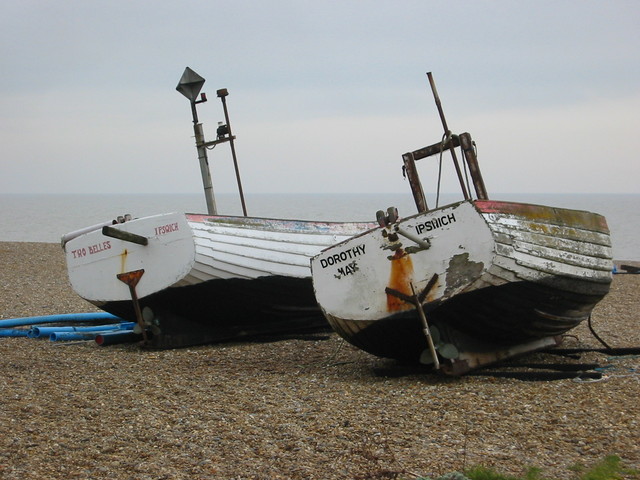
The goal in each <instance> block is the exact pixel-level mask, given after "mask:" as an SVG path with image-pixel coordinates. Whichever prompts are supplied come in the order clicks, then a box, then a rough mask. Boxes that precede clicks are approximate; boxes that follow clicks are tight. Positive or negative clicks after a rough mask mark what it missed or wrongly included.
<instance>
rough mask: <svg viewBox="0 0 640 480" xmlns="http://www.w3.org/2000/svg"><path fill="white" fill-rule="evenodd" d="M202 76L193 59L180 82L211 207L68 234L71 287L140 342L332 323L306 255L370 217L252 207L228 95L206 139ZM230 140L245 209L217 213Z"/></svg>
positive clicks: (191, 341)
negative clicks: (305, 216)
mask: <svg viewBox="0 0 640 480" xmlns="http://www.w3.org/2000/svg"><path fill="white" fill-rule="evenodd" d="M203 84H204V79H203V78H202V77H200V76H199V75H198V74H196V73H195V72H194V71H193V70H191V69H189V68H187V69H186V70H185V72H184V74H183V76H182V78H181V80H180V83H179V84H178V87H177V90H178V91H180V92H181V93H183V94H184V95H185V96H186V97H187V98H188V99H189V100H190V102H191V110H192V114H193V127H194V134H195V139H196V147H197V150H198V158H199V161H200V168H201V173H202V180H203V185H204V190H205V198H206V201H207V210H208V213H207V214H185V213H167V214H161V215H156V216H150V217H145V218H136V219H132V218H131V217H130V216H128V215H125V216H122V217H118V218H117V219H116V220H113V221H109V222H106V223H104V224H98V225H94V226H91V227H87V228H84V229H82V230H79V231H76V232H71V233H69V234H67V235H65V236H64V237H63V238H62V246H63V248H64V251H65V255H66V261H67V269H68V273H69V280H70V282H71V285H72V287H73V289H74V290H75V291H76V292H77V293H78V294H79V295H80V296H81V297H82V298H84V299H86V300H88V301H89V302H91V303H93V304H94V305H96V306H98V307H99V308H101V309H103V310H105V311H107V312H110V313H113V314H115V315H118V316H119V317H121V318H123V319H126V320H131V321H136V322H137V327H136V331H138V332H139V333H141V334H142V335H143V338H144V344H145V345H147V346H151V347H155V348H174V347H183V346H188V345H195V344H203V343H209V342H214V341H220V340H226V339H231V338H235V337H239V336H243V335H253V334H259V333H290V332H294V331H299V330H303V329H306V330H308V329H314V328H315V329H317V328H324V329H329V326H328V325H327V322H326V320H325V318H324V316H323V315H322V313H321V312H320V309H319V307H318V305H317V302H316V300H315V297H314V294H313V287H312V284H311V271H310V258H311V257H312V256H314V255H316V254H318V253H319V252H320V251H321V250H322V249H324V248H326V247H328V246H330V245H333V244H335V243H339V242H341V241H343V240H345V239H347V238H349V237H351V236H353V235H355V234H358V233H361V232H363V231H366V230H369V229H371V228H372V227H373V226H374V225H375V224H372V223H358V222H352V223H337V222H316V221H301V220H282V219H280V220H276V219H269V218H255V217H249V216H247V214H246V207H245V204H244V197H243V194H242V186H241V183H240V177H239V172H238V168H237V161H236V158H235V148H234V143H233V140H234V139H235V137H234V136H233V135H232V132H231V125H230V122H229V115H228V112H227V107H226V102H225V97H226V96H227V95H228V92H227V90H226V89H221V90H218V92H217V94H218V97H219V98H220V99H221V100H222V105H223V107H224V114H225V120H226V124H223V125H220V126H219V127H218V129H217V132H216V133H217V138H216V140H214V141H209V142H207V141H205V139H204V134H203V130H202V125H201V124H200V123H199V122H198V116H197V111H196V104H198V103H201V102H203V101H206V97H205V96H204V94H202V95H201V96H200V99H199V100H198V94H199V92H200V88H201V87H202V85H203ZM225 142H228V143H229V144H230V146H231V151H232V154H233V159H234V164H235V167H236V174H237V180H238V188H239V192H240V199H241V201H242V207H243V211H244V213H245V216H243V217H239V216H224V215H218V214H217V210H216V206H215V198H214V196H213V188H212V183H211V177H210V173H209V163H208V159H207V149H208V148H210V147H212V146H215V145H218V144H221V143H225Z"/></svg>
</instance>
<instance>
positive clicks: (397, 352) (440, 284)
mask: <svg viewBox="0 0 640 480" xmlns="http://www.w3.org/2000/svg"><path fill="white" fill-rule="evenodd" d="M429 80H430V83H431V87H432V90H433V93H434V97H435V99H436V105H437V107H438V110H439V113H440V117H441V120H442V123H443V126H444V130H445V137H443V141H441V142H439V143H436V144H434V145H431V146H429V147H425V148H422V149H419V150H416V151H413V152H409V153H406V154H405V155H403V161H404V170H405V172H406V174H407V177H408V178H409V182H410V184H411V188H412V191H413V196H414V199H415V202H416V206H417V209H418V213H417V214H416V215H412V216H409V217H407V218H399V217H398V213H397V211H396V210H395V209H394V208H390V209H388V211H387V212H382V211H380V212H378V222H379V226H378V227H377V228H374V229H372V230H370V231H367V232H364V233H361V234H360V235H356V236H355V237H353V238H350V239H348V240H345V241H344V242H342V243H340V244H337V245H334V246H331V247H329V248H328V249H326V250H324V251H323V252H322V253H320V254H319V255H317V256H316V257H314V258H313V259H312V277H313V285H314V290H315V294H316V299H317V301H318V303H319V304H320V306H321V307H322V310H323V312H324V314H325V316H326V317H327V319H328V321H329V323H330V324H331V326H332V327H333V328H334V330H335V331H336V332H338V333H339V334H340V335H341V336H342V337H344V338H345V339H346V340H347V341H349V342H350V343H352V344H353V345H355V346H357V347H359V348H361V349H363V350H365V351H367V352H370V353H372V354H374V355H377V356H381V357H389V358H396V359H399V360H406V361H410V362H420V363H424V364H429V365H433V366H434V367H435V368H436V369H440V370H441V371H443V372H445V373H450V374H462V373H465V372H468V371H469V370H471V369H474V368H477V367H479V366H482V365H486V364H489V363H492V362H495V361H498V360H501V359H504V358H507V357H511V356H514V355H518V354H521V353H525V352H529V351H533V350H537V349H541V348H545V347H550V346H554V345H558V344H559V342H560V341H561V335H562V334H563V333H565V332H567V331H568V330H570V329H572V328H574V327H575V326H577V325H578V324H579V323H580V322H582V321H584V320H586V319H588V317H589V315H590V314H591V311H592V309H593V308H594V306H595V305H596V304H597V303H598V302H599V301H600V300H601V299H602V298H603V297H604V296H605V295H606V294H607V292H608V291H609V287H610V283H611V279H612V274H611V272H612V268H613V261H612V257H611V242H610V237H609V229H608V227H607V223H606V220H605V218H604V217H602V216H600V215H598V214H595V213H590V212H585V211H577V210H569V209H564V208H555V207H548V206H541V205H530V204H524V203H513V202H503V201H493V200H489V198H488V196H487V193H486V188H485V185H484V181H483V179H482V175H481V173H480V169H479V167H478V163H477V158H476V155H475V150H474V143H473V141H472V139H471V136H470V135H469V134H468V133H464V134H461V135H452V134H451V132H450V131H449V129H448V127H447V124H446V120H445V118H444V114H443V113H442V107H441V104H440V100H439V98H438V94H437V92H436V89H435V84H434V82H433V78H432V76H431V75H430V74H429ZM457 147H460V148H461V150H462V159H463V162H464V163H463V166H464V167H466V168H465V169H461V168H460V165H459V162H458V159H457V156H456V154H455V149H456V148H457ZM448 150H450V151H451V155H452V160H453V163H454V166H455V169H456V171H457V175H458V179H459V181H460V185H461V188H462V192H463V197H464V199H463V200H462V201H460V202H459V203H455V204H452V205H447V206H444V207H439V208H433V209H429V208H428V206H427V202H426V199H425V195H424V193H423V189H422V185H421V182H420V179H419V176H418V172H417V169H416V163H415V162H416V161H417V160H419V159H422V158H426V157H429V156H432V155H442V153H443V152H444V151H448ZM467 169H468V176H470V177H471V182H469V181H467V179H466V176H465V174H464V173H463V170H464V171H467ZM471 184H472V185H473V190H475V197H476V198H475V199H474V198H472V193H471V192H472V188H471Z"/></svg>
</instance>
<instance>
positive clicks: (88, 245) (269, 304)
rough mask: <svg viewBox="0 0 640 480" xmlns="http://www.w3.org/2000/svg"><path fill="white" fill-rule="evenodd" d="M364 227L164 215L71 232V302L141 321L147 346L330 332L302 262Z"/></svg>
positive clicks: (68, 255) (66, 240) (366, 226)
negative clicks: (80, 300) (313, 330)
mask: <svg viewBox="0 0 640 480" xmlns="http://www.w3.org/2000/svg"><path fill="white" fill-rule="evenodd" d="M372 226H373V225H372V224H365V223H336V222H314V221H300V220H275V219H266V218H251V217H232V216H219V215H215V216H214V215H204V214H181V213H168V214H163V215H156V216H150V217H144V218H138V219H131V220H125V221H123V222H122V223H119V222H117V221H116V222H115V223H114V222H108V223H107V224H105V225H97V226H95V227H93V228H92V229H91V228H90V229H89V231H87V229H84V230H82V231H79V232H76V233H70V234H67V235H65V237H64V238H63V247H64V250H65V256H66V261H67V266H68V273H69V280H70V282H71V285H72V287H73V289H74V290H75V291H76V293H78V295H80V296H81V297H82V298H84V299H86V300H88V301H89V302H91V303H93V304H94V305H96V306H98V307H99V308H101V309H103V310H105V311H107V312H110V313H113V314H114V315H117V316H119V317H121V318H124V319H128V320H132V321H137V320H138V317H141V319H142V321H141V323H142V325H141V327H140V330H141V332H142V331H144V332H145V333H146V334H147V339H146V341H147V344H148V345H149V346H153V347H157V348H173V347H181V346H187V345H194V344H200V343H208V342H213V341H220V340H225V339H229V338H234V337H238V336H242V335H250V334H257V333H275V332H292V331H296V330H301V329H311V328H320V327H325V328H328V325H327V323H326V320H325V319H324V317H323V316H322V313H321V312H320V310H319V308H318V306H317V303H316V300H315V297H314V294H313V288H312V285H311V277H310V275H311V274H310V268H309V260H310V258H311V257H312V256H314V255H316V254H317V253H319V252H320V251H321V250H322V249H324V248H326V247H328V246H330V245H333V244H335V243H339V242H340V241H343V240H345V239H347V238H349V237H351V236H353V235H355V234H358V233H361V232H363V231H365V230H368V229H370V228H371V227H372ZM137 309H139V314H137V312H136V310H137Z"/></svg>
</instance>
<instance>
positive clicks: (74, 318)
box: [0, 312, 122, 328]
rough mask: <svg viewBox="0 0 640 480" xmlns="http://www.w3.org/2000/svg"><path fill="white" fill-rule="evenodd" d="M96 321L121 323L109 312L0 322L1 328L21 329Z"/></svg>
mask: <svg viewBox="0 0 640 480" xmlns="http://www.w3.org/2000/svg"><path fill="white" fill-rule="evenodd" d="M95 320H112V321H114V322H121V321H122V319H121V318H120V317H116V316H115V315H112V314H110V313H107V312H95V313H63V314H60V315H44V316H39V317H25V318H8V319H6V320H0V328H13V327H21V326H23V325H37V324H39V323H61V322H91V321H95Z"/></svg>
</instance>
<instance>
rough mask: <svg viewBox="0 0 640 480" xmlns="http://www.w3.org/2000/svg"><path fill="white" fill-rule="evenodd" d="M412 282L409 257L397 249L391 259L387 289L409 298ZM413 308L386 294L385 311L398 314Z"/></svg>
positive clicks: (411, 265)
mask: <svg viewBox="0 0 640 480" xmlns="http://www.w3.org/2000/svg"><path fill="white" fill-rule="evenodd" d="M412 280H413V262H412V261H411V257H410V256H409V255H408V254H407V253H406V252H405V251H404V250H403V249H402V248H399V249H398V250H396V251H395V253H394V254H393V256H392V257H391V274H390V275H389V288H390V289H392V290H395V291H397V292H400V293H403V294H405V295H407V296H411V295H412V292H411V281H412ZM411 308H413V306H412V305H411V304H408V303H406V302H405V301H403V300H401V299H400V298H398V297H397V296H394V295H390V294H389V293H387V311H389V312H399V311H402V310H408V309H411Z"/></svg>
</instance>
